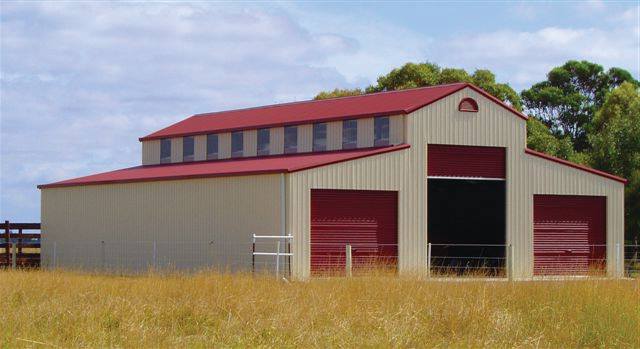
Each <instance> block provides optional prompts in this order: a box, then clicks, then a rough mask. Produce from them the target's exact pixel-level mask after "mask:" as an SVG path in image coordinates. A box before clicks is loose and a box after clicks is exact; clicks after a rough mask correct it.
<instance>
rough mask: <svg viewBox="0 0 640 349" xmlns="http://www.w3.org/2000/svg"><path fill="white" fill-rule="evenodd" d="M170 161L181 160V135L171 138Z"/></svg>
mask: <svg viewBox="0 0 640 349" xmlns="http://www.w3.org/2000/svg"><path fill="white" fill-rule="evenodd" d="M171 162H182V137H176V138H171Z"/></svg>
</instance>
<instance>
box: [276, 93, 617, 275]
mask: <svg viewBox="0 0 640 349" xmlns="http://www.w3.org/2000/svg"><path fill="white" fill-rule="evenodd" d="M467 97H471V98H474V99H475V100H476V101H477V102H478V105H479V111H478V112H477V113H465V112H460V111H458V104H459V102H460V100H462V99H463V98H467ZM405 130H406V133H405V137H406V142H407V143H409V144H411V148H409V149H407V150H403V151H399V152H395V153H389V154H382V155H377V156H374V157H370V158H365V159H358V160H354V161H349V162H345V163H339V164H334V165H329V166H325V167H321V168H316V169H310V170H306V171H301V172H297V173H293V174H290V175H288V192H287V197H288V201H287V207H288V212H289V215H288V220H287V222H288V226H287V229H288V231H290V232H291V233H293V234H294V235H295V236H296V238H295V242H294V243H295V248H294V253H295V257H294V259H295V264H294V271H295V272H296V273H297V274H298V275H299V276H303V277H304V276H308V275H309V262H310V259H309V258H310V255H309V233H310V230H309V229H310V227H309V192H310V189H313V188H327V189H372V190H399V203H398V205H399V212H400V216H399V252H398V254H399V268H400V270H401V271H411V270H418V271H420V270H424V269H422V267H423V266H425V265H426V246H427V221H426V219H427V217H426V212H427V202H426V193H427V181H426V172H425V171H424V170H418V169H424V168H426V166H427V144H429V143H435V144H458V145H471V146H493V147H505V148H507V153H506V165H507V168H506V171H507V227H506V230H507V243H511V244H512V245H513V257H514V258H513V271H514V275H515V276H516V277H522V278H524V277H531V276H533V194H568V195H605V196H607V244H608V247H607V249H608V250H607V255H608V256H609V257H612V256H615V253H614V248H615V243H616V242H622V236H623V235H622V234H623V204H624V201H623V200H624V199H623V194H624V186H623V185H622V184H621V183H618V182H614V181H611V180H608V179H605V178H602V177H599V176H596V175H593V174H590V173H586V172H583V171H579V170H577V169H573V168H570V167H567V166H563V165H559V164H556V163H553V162H550V161H547V160H544V159H540V158H537V157H534V156H531V155H527V154H525V153H524V149H525V144H526V124H525V122H524V121H523V120H522V119H520V118H518V117H516V116H514V115H513V114H512V113H511V112H510V111H508V110H506V109H504V108H502V107H501V106H499V105H497V104H495V103H494V102H492V101H490V100H489V99H487V98H485V97H484V96H482V95H480V94H479V93H477V92H475V91H473V90H471V89H469V88H466V89H464V90H462V91H459V92H457V93H454V94H452V95H451V96H448V97H446V98H443V99H442V100H440V101H438V102H436V103H434V104H431V105H429V106H427V107H425V108H422V109H419V110H417V111H415V112H413V113H411V114H410V115H408V116H407V117H406V128H405ZM329 134H331V133H329ZM614 265H615V263H613V262H612V260H611V259H610V260H609V262H608V263H607V266H608V268H609V271H610V272H612V271H613V268H614Z"/></svg>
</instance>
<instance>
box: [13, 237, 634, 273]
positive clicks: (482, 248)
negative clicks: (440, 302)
mask: <svg viewBox="0 0 640 349" xmlns="http://www.w3.org/2000/svg"><path fill="white" fill-rule="evenodd" d="M292 240H293V237H289V238H287V239H284V238H283V237H277V238H276V239H261V238H257V239H256V238H255V237H254V238H251V237H248V239H246V241H228V240H221V241H189V242H187V241H72V242H57V241H49V240H43V241H42V242H41V244H40V245H41V249H39V251H38V252H39V253H40V260H41V265H42V267H43V268H65V269H82V270H89V271H101V272H115V273H143V272H147V271H150V270H156V271H198V270H205V269H211V270H217V271H223V272H254V273H262V274H265V273H266V274H275V275H277V276H278V277H280V276H285V277H288V276H290V275H291V270H292V269H291V267H292V261H293V259H294V253H293V250H292ZM5 243H6V242H5ZM28 243H29V242H28V241H21V242H20V244H21V245H20V246H21V247H22V248H23V249H24V250H25V251H26V250H28V246H27V245H28ZM9 244H11V242H9ZM38 247H40V246H38ZM305 251H306V252H305V255H304V256H301V257H302V258H309V259H308V262H309V268H310V269H309V270H310V272H311V275H312V276H325V275H335V276H345V275H356V276H357V275H361V274H367V275H370V274H371V273H372V272H374V271H375V272H383V273H397V270H398V251H399V246H398V245H397V244H376V243H367V242H357V241H356V242H351V243H345V242H336V243H310V244H309V250H306V249H305ZM533 254H534V256H533V257H534V258H533V268H534V275H599V276H604V275H607V273H610V272H612V271H613V273H614V274H615V275H623V276H626V277H640V245H625V246H615V247H614V246H609V247H607V246H606V245H590V246H584V245H583V246H581V247H579V248H573V249H567V248H564V249H554V248H552V247H544V246H543V247H539V246H538V247H536V248H534V251H533ZM16 255H17V256H18V257H19V254H16ZM512 255H513V251H512V248H511V247H510V246H509V245H506V244H428V246H427V260H426V272H427V274H428V275H429V276H431V277H466V276H472V277H490V278H505V277H509V276H510V274H509V272H510V270H509V269H510V259H511V258H513V257H511V256H512ZM10 257H11V256H10V255H9V257H7V258H10ZM608 263H614V266H610V267H608ZM8 265H10V264H8ZM18 266H20V265H19V264H18ZM620 267H622V268H623V269H622V270H620V269H617V268H620Z"/></svg>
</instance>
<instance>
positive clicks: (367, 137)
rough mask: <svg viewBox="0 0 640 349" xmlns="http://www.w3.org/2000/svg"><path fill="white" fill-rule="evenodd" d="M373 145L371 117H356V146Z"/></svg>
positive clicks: (366, 146)
mask: <svg viewBox="0 0 640 349" xmlns="http://www.w3.org/2000/svg"><path fill="white" fill-rule="evenodd" d="M368 147H373V118H366V119H358V148H368Z"/></svg>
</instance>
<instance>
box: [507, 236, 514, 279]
mask: <svg viewBox="0 0 640 349" xmlns="http://www.w3.org/2000/svg"><path fill="white" fill-rule="evenodd" d="M506 262H507V279H508V280H509V281H513V245H511V244H509V245H507V261H506Z"/></svg>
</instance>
